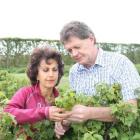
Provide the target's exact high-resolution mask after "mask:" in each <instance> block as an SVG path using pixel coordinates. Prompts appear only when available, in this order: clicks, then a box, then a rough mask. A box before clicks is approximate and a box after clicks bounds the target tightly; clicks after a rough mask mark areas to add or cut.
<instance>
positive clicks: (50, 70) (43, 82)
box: [37, 59, 59, 88]
mask: <svg viewBox="0 0 140 140" xmlns="http://www.w3.org/2000/svg"><path fill="white" fill-rule="evenodd" d="M58 74H59V71H58V64H57V62H56V60H54V59H49V60H48V61H47V63H46V61H45V60H44V59H43V60H41V61H40V65H39V67H38V75H37V80H39V84H40V86H41V87H43V88H53V87H54V86H55V85H56V83H57V80H58Z"/></svg>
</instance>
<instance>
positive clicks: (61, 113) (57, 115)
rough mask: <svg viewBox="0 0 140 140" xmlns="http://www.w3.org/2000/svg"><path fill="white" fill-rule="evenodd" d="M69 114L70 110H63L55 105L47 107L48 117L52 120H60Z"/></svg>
mask: <svg viewBox="0 0 140 140" xmlns="http://www.w3.org/2000/svg"><path fill="white" fill-rule="evenodd" d="M70 115H71V113H70V112H65V110H64V109H62V108H58V107H56V106H51V107H49V119H50V120H52V121H62V120H65V119H67V118H68V117H69V116H70Z"/></svg>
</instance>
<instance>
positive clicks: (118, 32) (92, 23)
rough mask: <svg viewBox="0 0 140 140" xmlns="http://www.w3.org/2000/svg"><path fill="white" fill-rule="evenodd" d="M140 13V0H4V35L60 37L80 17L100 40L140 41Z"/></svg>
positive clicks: (0, 3) (0, 16) (0, 29)
mask: <svg viewBox="0 0 140 140" xmlns="http://www.w3.org/2000/svg"><path fill="white" fill-rule="evenodd" d="M139 15H140V0H0V38H4V37H19V38H42V39H59V33H60V30H61V29H62V27H63V26H64V25H65V24H66V23H68V22H70V21H74V20H78V21H82V22H85V23H86V24H87V25H88V26H89V27H90V28H91V29H92V30H93V32H94V34H95V36H96V40H97V42H107V43H138V44H140V16H139Z"/></svg>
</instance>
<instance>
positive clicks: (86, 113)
mask: <svg viewBox="0 0 140 140" xmlns="http://www.w3.org/2000/svg"><path fill="white" fill-rule="evenodd" d="M88 119H90V109H89V107H86V106H84V105H75V106H74V107H73V108H72V111H71V115H70V117H69V118H68V120H69V121H70V122H79V123H80V122H84V121H87V120H88Z"/></svg>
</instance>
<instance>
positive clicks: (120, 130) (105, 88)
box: [0, 72, 140, 140]
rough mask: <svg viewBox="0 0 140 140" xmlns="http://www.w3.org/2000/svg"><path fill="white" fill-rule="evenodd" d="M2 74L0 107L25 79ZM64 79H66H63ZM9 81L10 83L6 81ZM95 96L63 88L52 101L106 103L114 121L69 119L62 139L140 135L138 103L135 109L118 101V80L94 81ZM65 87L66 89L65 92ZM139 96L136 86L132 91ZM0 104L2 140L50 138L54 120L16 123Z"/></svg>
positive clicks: (66, 104)
mask: <svg viewBox="0 0 140 140" xmlns="http://www.w3.org/2000/svg"><path fill="white" fill-rule="evenodd" d="M1 73H2V74H1V75H5V73H6V76H3V78H2V81H1V83H0V87H1V88H0V106H1V107H2V108H3V107H4V106H5V104H6V103H7V102H8V99H9V98H11V96H12V95H13V93H14V92H15V91H16V90H17V89H18V88H19V87H20V86H23V85H26V84H27V83H26V82H27V80H25V79H24V80H25V81H26V82H23V81H24V80H23V81H22V80H21V78H19V79H20V80H17V79H18V78H16V76H14V78H13V76H12V75H11V74H9V73H7V72H1ZM64 80H66V79H64ZM9 81H10V83H9ZM95 88H96V95H95V96H84V95H83V94H79V95H77V94H75V93H74V92H73V91H71V90H68V89H66V88H64V89H63V90H62V92H63V93H62V94H61V96H59V97H58V98H57V99H56V101H55V103H56V106H58V107H63V108H65V109H66V110H71V109H72V107H73V106H74V105H76V104H83V105H86V106H95V107H98V106H106V107H110V108H111V110H112V115H113V116H115V118H116V121H114V122H113V123H110V122H99V121H95V120H94V121H92V120H88V121H86V122H83V123H78V124H76V123H72V124H71V126H70V129H69V130H68V131H67V132H66V134H65V135H64V136H63V137H62V140H69V139H70V138H71V139H72V140H125V139H126V140H137V139H139V137H140V119H139V116H140V104H139V105H138V110H137V109H136V107H135V106H133V105H131V104H127V103H124V102H123V101H122V94H121V92H120V91H121V86H120V85H119V84H117V83H116V84H113V85H111V86H110V85H108V84H106V83H99V84H97V85H95ZM66 91H67V92H66ZM135 93H136V95H137V96H139V97H140V89H137V90H136V91H135ZM139 103H140V102H139ZM2 108H1V113H0V135H1V138H3V139H6V140H15V139H17V138H19V139H22V140H25V139H26V138H27V136H30V137H32V138H33V139H34V140H54V139H55V135H54V123H53V122H50V121H48V120H44V121H40V122H37V123H35V124H25V125H22V126H21V125H18V124H16V121H15V118H14V117H13V116H11V115H10V114H8V113H4V112H3V111H2Z"/></svg>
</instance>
